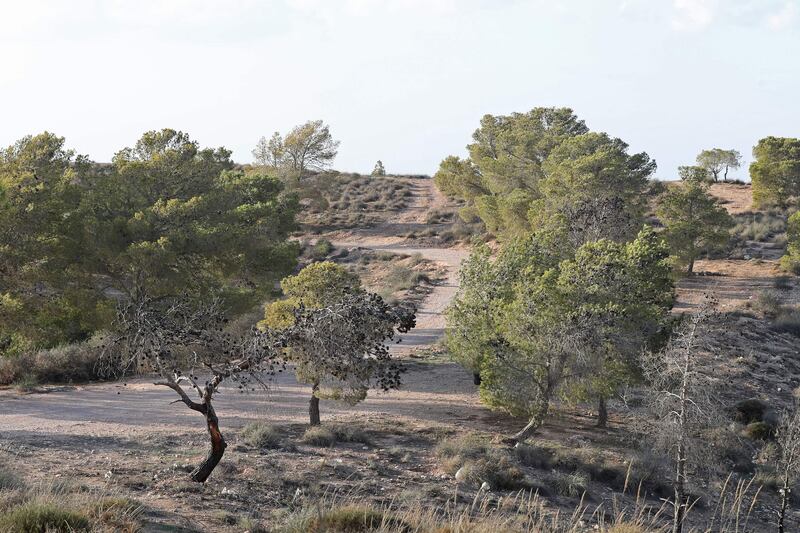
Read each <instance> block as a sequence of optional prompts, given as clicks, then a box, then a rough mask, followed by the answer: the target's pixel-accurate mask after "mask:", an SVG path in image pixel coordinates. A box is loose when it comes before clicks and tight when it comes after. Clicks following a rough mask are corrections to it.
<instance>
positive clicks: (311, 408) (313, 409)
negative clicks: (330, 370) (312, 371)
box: [308, 383, 321, 426]
mask: <svg viewBox="0 0 800 533" xmlns="http://www.w3.org/2000/svg"><path fill="white" fill-rule="evenodd" d="M317 391H319V383H314V386H313V387H312V388H311V400H309V401H308V416H309V419H310V423H311V425H312V426H318V425H320V423H321V422H320V419H319V398H318V397H317Z"/></svg>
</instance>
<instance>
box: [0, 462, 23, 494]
mask: <svg viewBox="0 0 800 533" xmlns="http://www.w3.org/2000/svg"><path fill="white" fill-rule="evenodd" d="M22 485H23V483H22V480H21V479H20V478H19V476H17V474H16V472H14V471H12V470H11V469H9V468H8V467H7V466H3V465H0V491H2V490H16V489H20V488H22Z"/></svg>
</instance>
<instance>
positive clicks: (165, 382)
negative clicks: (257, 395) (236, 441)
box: [101, 295, 282, 483]
mask: <svg viewBox="0 0 800 533" xmlns="http://www.w3.org/2000/svg"><path fill="white" fill-rule="evenodd" d="M226 321H227V317H226V314H225V313H224V311H223V310H222V308H221V307H220V302H219V301H215V300H214V301H204V302H192V301H191V300H189V299H185V298H169V299H163V298H160V299H153V298H150V297H147V296H145V295H140V298H138V299H137V300H129V301H127V302H126V303H125V304H124V305H123V306H121V307H120V311H119V316H118V319H117V327H116V330H117V331H118V337H116V338H115V339H114V341H113V342H112V343H111V344H110V345H109V347H108V349H107V350H106V351H105V352H104V358H103V359H102V363H101V365H102V369H103V370H105V371H106V372H107V373H109V375H116V376H122V375H125V374H127V373H129V372H131V371H134V370H136V371H147V372H155V373H157V374H158V376H159V378H160V381H157V382H156V383H155V384H156V385H160V386H164V387H169V388H170V389H172V390H173V391H175V392H176V393H177V395H178V397H179V399H180V401H181V402H183V403H184V404H185V405H186V406H187V407H188V408H189V409H191V410H193V411H197V412H198V413H200V414H201V415H203V417H204V418H205V420H206V426H207V428H208V434H209V438H210V441H211V447H210V450H209V453H208V456H207V457H206V459H205V460H204V461H203V462H202V463H201V464H200V465H199V466H198V467H197V468H196V469H195V470H194V471H193V472H192V473H191V479H192V480H193V481H196V482H199V483H202V482H205V481H206V480H207V479H208V477H209V476H210V475H211V473H212V472H213V470H214V468H216V466H217V465H218V464H219V462H220V460H221V459H222V456H223V455H224V453H225V449H226V448H227V443H226V442H225V438H224V437H223V435H222V432H221V431H220V427H219V419H218V417H217V414H216V411H215V409H214V405H213V400H214V398H215V395H216V393H217V392H219V388H220V386H221V385H222V383H223V381H226V380H227V381H232V382H233V383H234V384H235V385H237V386H238V389H239V391H240V392H243V391H245V390H255V388H256V387H258V388H266V386H267V385H266V382H265V381H264V380H265V378H266V377H268V376H269V375H270V374H273V373H274V372H275V370H276V366H277V365H280V364H282V363H281V362H280V360H279V356H280V345H281V342H280V340H279V339H278V338H276V337H275V336H274V335H273V334H272V333H271V332H259V331H255V330H252V331H250V332H248V333H246V334H244V335H241V336H237V335H233V334H230V333H228V332H227V331H226V330H225V323H226ZM188 354H191V355H188ZM200 376H205V377H200ZM201 380H202V381H201ZM195 393H196V394H197V397H196V398H197V399H196V400H195V399H192V396H194V394H195Z"/></svg>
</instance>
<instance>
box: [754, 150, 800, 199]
mask: <svg viewBox="0 0 800 533" xmlns="http://www.w3.org/2000/svg"><path fill="white" fill-rule="evenodd" d="M753 157H754V158H755V161H753V162H752V163H751V164H750V178H751V180H752V183H753V203H754V204H755V205H756V206H762V207H763V206H769V205H779V206H785V205H786V204H787V203H788V201H789V200H790V199H791V198H793V197H795V196H798V195H800V139H792V138H782V137H766V138H764V139H761V140H760V141H758V144H756V145H755V147H753Z"/></svg>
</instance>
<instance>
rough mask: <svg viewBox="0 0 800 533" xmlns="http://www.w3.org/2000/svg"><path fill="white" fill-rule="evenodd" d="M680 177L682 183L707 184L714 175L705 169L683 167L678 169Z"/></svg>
mask: <svg viewBox="0 0 800 533" xmlns="http://www.w3.org/2000/svg"><path fill="white" fill-rule="evenodd" d="M678 177H679V178H680V179H681V181H693V182H697V183H706V182H709V181H711V180H712V174H711V173H710V172H709V171H708V169H706V168H705V167H701V166H683V167H678Z"/></svg>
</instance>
